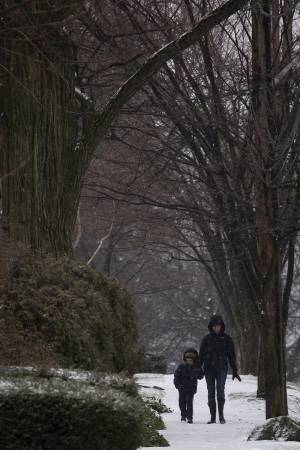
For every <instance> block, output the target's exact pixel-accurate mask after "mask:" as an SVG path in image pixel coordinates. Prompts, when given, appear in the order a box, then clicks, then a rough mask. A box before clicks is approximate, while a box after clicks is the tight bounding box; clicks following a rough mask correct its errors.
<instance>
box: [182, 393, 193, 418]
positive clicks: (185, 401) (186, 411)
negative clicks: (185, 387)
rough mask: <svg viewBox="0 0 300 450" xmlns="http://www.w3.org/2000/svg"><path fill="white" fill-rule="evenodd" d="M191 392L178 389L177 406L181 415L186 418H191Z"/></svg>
mask: <svg viewBox="0 0 300 450" xmlns="http://www.w3.org/2000/svg"><path fill="white" fill-rule="evenodd" d="M193 401H194V394H193V392H185V391H179V408H180V411H181V417H183V418H185V419H187V420H193Z"/></svg>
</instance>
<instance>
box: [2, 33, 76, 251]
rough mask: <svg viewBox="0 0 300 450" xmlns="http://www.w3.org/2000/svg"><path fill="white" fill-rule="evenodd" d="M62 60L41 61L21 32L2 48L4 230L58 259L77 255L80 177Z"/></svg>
mask: <svg viewBox="0 0 300 450" xmlns="http://www.w3.org/2000/svg"><path fill="white" fill-rule="evenodd" d="M66 44H67V43H66ZM65 48H67V45H66V47H65ZM63 56H66V55H63V54H56V53H53V54H52V55H51V54H50V55H49V54H48V56H47V58H44V56H43V55H42V54H41V53H39V51H38V49H37V48H36V46H35V44H34V43H30V42H29V43H28V42H27V41H26V40H23V39H18V35H17V34H16V35H15V36H11V39H9V40H7V41H6V42H5V45H3V46H2V50H1V60H2V61H5V65H6V67H9V68H10V74H9V77H7V79H6V81H7V83H6V85H5V93H4V92H2V93H1V94H2V95H1V96H2V100H3V102H2V103H3V110H4V112H5V115H6V133H5V139H4V144H3V149H2V152H1V156H0V167H1V175H2V197H3V222H4V227H5V229H6V230H7V231H8V234H9V237H10V238H11V239H12V240H13V241H16V242H18V241H19V242H20V241H21V242H22V243H25V244H26V245H28V246H30V247H31V248H32V249H33V250H40V249H41V250H45V251H51V252H54V253H56V254H64V253H70V252H71V250H72V245H71V239H72V232H73V227H74V223H75V220H76V211H77V205H78V199H79V194H80V188H81V178H82V175H83V170H82V169H83V168H82V167H80V165H79V155H78V153H79V152H80V149H79V148H77V149H76V143H77V138H78V119H77V115H76V114H74V111H75V107H76V104H75V87H74V82H73V69H72V67H71V68H70V67H68V66H67V65H66V64H64V63H60V60H62V59H63ZM51 57H52V58H53V61H55V65H54V62H53V63H51V61H49V58H51ZM4 94H5V95H4Z"/></svg>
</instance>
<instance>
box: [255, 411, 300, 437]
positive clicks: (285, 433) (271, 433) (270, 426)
mask: <svg viewBox="0 0 300 450" xmlns="http://www.w3.org/2000/svg"><path fill="white" fill-rule="evenodd" d="M261 440H275V441H299V442H300V423H299V422H297V421H296V420H294V419H292V418H291V417H288V416H281V417H274V418H273V419H269V420H267V422H266V423H265V424H263V425H261V426H258V427H255V428H254V430H253V431H252V432H251V434H250V436H249V437H248V441H261Z"/></svg>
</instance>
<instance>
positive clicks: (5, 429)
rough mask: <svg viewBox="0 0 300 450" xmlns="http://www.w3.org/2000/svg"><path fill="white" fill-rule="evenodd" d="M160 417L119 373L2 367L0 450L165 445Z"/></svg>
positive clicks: (130, 449)
mask: <svg viewBox="0 0 300 450" xmlns="http://www.w3.org/2000/svg"><path fill="white" fill-rule="evenodd" d="M162 428H164V424H163V422H162V420H161V418H160V416H159V415H158V414H157V413H155V412H154V411H152V410H151V409H150V408H149V407H148V406H147V405H146V404H145V403H144V401H143V400H142V398H141V397H140V396H139V394H138V391H137V387H136V385H135V383H134V381H133V379H131V378H126V377H122V376H120V375H107V374H104V373H95V372H84V371H75V370H63V369H40V370H39V369H36V368H30V367H6V368H0V448H1V450H21V449H22V450H54V449H55V450H136V449H137V448H138V447H140V446H151V445H155V446H166V445H168V443H167V441H166V440H165V439H164V438H163V437H162V436H160V435H159V433H158V432H157V430H158V429H162Z"/></svg>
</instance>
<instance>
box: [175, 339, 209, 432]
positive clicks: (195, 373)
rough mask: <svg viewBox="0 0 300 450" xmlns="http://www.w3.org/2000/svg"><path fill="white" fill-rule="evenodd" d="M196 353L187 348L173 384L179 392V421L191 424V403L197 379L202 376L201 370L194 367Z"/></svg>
mask: <svg viewBox="0 0 300 450" xmlns="http://www.w3.org/2000/svg"><path fill="white" fill-rule="evenodd" d="M197 359H198V352H197V350H195V349H194V348H188V349H187V350H186V351H185V352H184V355H183V361H184V362H183V363H181V364H179V366H178V367H177V369H176V370H175V373H174V384H175V387H176V389H178V391H179V408H180V412H181V421H183V422H185V421H186V420H187V421H188V423H193V401H194V395H195V394H196V392H197V384H198V379H199V380H201V379H202V378H203V376H204V374H203V371H202V369H200V368H199V367H196V361H197Z"/></svg>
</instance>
